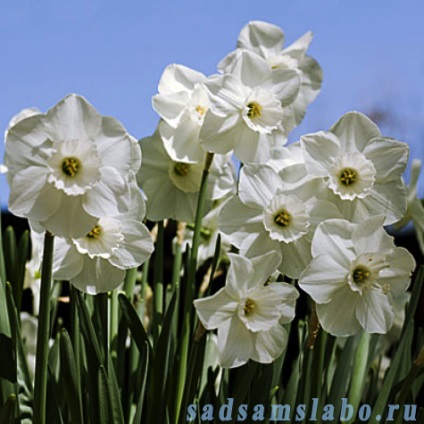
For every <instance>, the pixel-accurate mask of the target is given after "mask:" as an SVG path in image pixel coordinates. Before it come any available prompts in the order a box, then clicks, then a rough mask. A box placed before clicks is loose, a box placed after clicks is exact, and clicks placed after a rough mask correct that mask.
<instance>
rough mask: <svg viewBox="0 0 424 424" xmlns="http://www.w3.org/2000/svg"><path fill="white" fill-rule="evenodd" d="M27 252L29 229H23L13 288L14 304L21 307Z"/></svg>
mask: <svg viewBox="0 0 424 424" xmlns="http://www.w3.org/2000/svg"><path fill="white" fill-rule="evenodd" d="M28 254H29V231H28V230H25V231H24V233H23V234H22V236H21V239H20V240H19V245H18V258H17V259H18V263H17V278H16V287H15V288H14V295H15V304H16V306H17V307H18V310H20V309H21V303H22V291H23V289H24V281H25V270H26V263H27V261H28Z"/></svg>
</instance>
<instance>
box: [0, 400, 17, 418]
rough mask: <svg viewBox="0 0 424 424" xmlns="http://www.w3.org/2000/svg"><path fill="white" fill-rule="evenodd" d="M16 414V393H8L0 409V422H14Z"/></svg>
mask: <svg viewBox="0 0 424 424" xmlns="http://www.w3.org/2000/svg"><path fill="white" fill-rule="evenodd" d="M15 416H16V395H14V394H12V395H10V396H9V397H8V398H7V400H6V403H5V404H4V405H3V407H2V408H1V409H0V423H1V424H14V423H15Z"/></svg>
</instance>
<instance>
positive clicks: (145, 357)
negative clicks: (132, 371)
mask: <svg viewBox="0 0 424 424" xmlns="http://www.w3.org/2000/svg"><path fill="white" fill-rule="evenodd" d="M149 352H150V350H149V346H148V345H147V343H145V346H144V349H143V351H142V353H141V362H140V368H141V369H142V370H144V372H142V376H143V378H142V382H141V390H140V395H139V397H138V402H137V409H136V411H135V416H134V421H133V424H139V423H141V422H142V421H141V417H142V415H143V405H144V396H145V393H146V385H147V384H146V383H147V374H148V373H147V370H148V369H149V365H150V363H149V361H150V358H149Z"/></svg>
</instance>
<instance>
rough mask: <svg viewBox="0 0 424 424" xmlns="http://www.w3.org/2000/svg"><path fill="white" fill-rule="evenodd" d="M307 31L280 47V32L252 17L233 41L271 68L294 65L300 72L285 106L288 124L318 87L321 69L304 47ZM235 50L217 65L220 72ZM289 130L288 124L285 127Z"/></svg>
mask: <svg viewBox="0 0 424 424" xmlns="http://www.w3.org/2000/svg"><path fill="white" fill-rule="evenodd" d="M312 37H313V36H312V33H311V32H307V33H306V34H304V35H303V36H302V37H300V38H299V39H298V40H296V41H295V42H294V43H293V44H291V45H290V46H288V47H286V48H283V47H284V41H285V40H284V38H285V37H284V32H283V31H282V30H281V29H280V28H279V27H278V26H276V25H273V24H270V23H268V22H262V21H252V22H249V23H248V24H247V25H245V26H244V27H243V29H242V30H241V32H240V35H239V38H238V41H237V50H248V51H251V52H254V53H256V54H257V55H259V56H261V57H263V58H264V59H265V60H266V61H267V62H268V65H269V66H270V67H271V68H272V69H294V70H296V71H297V72H299V74H300V82H301V85H300V90H299V94H298V96H297V97H296V99H295V101H294V102H293V103H292V104H291V105H288V106H287V107H286V110H287V109H288V110H287V114H288V115H291V116H292V121H293V122H292V125H291V126H292V127H293V128H294V126H296V125H299V124H300V122H301V121H302V119H303V117H304V116H305V112H306V107H307V106H308V105H309V103H312V102H313V101H314V100H315V98H316V96H317V95H318V93H319V92H320V89H321V84H322V70H321V67H320V66H319V64H318V63H317V62H316V61H315V60H314V59H313V58H312V57H310V56H308V55H306V50H307V49H308V47H309V44H310V43H311V41H312ZM237 50H236V51H234V52H232V53H230V54H229V55H228V56H226V57H225V58H224V59H223V60H222V61H221V62H220V64H219V65H218V69H219V70H220V71H221V72H222V73H229V72H230V69H231V67H232V64H233V62H234V60H235V59H236V57H237V53H236V52H237ZM288 129H289V130H291V129H292V128H290V126H289V128H288Z"/></svg>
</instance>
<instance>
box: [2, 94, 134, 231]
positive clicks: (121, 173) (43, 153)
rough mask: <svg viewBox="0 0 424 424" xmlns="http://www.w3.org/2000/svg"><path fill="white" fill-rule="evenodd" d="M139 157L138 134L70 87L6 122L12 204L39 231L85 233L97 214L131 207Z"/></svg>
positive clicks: (108, 214) (10, 199)
mask: <svg viewBox="0 0 424 424" xmlns="http://www.w3.org/2000/svg"><path fill="white" fill-rule="evenodd" d="M140 161H141V154H140V149H139V146H138V145H137V143H136V140H135V139H134V138H132V137H131V136H130V135H129V134H128V133H127V132H126V131H125V129H124V128H123V127H122V125H121V124H120V123H119V122H118V121H116V120H115V119H113V118H110V117H102V116H100V115H99V114H98V113H97V111H96V110H95V109H94V108H93V107H92V106H91V105H90V104H89V103H88V102H87V101H86V100H85V99H84V98H82V97H80V96H77V95H74V94H72V95H69V96H67V97H66V98H65V99H63V100H62V101H61V102H59V103H58V104H57V105H56V106H54V107H53V108H52V109H50V110H49V111H48V112H47V113H46V114H42V113H35V114H34V115H32V116H28V117H26V118H24V119H21V120H18V122H17V123H16V124H15V125H13V126H12V127H11V128H9V129H8V131H7V137H6V155H5V164H6V166H7V167H8V169H9V172H8V173H7V177H8V182H9V185H10V198H9V209H10V210H11V212H13V213H14V214H15V215H18V216H23V217H26V218H28V219H29V220H30V223H31V225H32V226H33V228H35V229H36V230H37V231H43V230H48V231H50V232H52V233H54V234H55V235H59V236H68V237H79V236H83V235H84V234H86V233H87V232H88V231H90V229H91V228H93V226H94V225H95V223H96V222H97V220H98V218H99V217H101V216H105V215H107V216H114V215H117V214H119V213H123V212H125V211H127V210H128V208H129V207H130V200H131V198H130V197H131V196H130V189H129V181H128V180H129V178H130V176H131V175H134V174H135V173H136V172H137V171H138V169H139V166H140Z"/></svg>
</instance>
